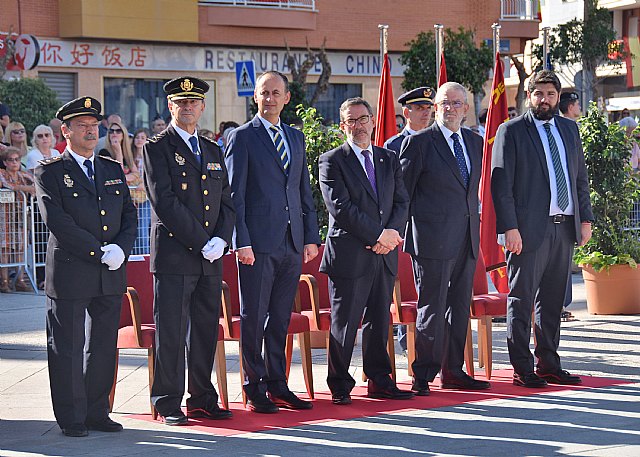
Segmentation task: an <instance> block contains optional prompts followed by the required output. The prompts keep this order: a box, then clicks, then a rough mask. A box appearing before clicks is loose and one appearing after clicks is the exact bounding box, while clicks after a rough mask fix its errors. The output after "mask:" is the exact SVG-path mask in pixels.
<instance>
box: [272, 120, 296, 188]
mask: <svg viewBox="0 0 640 457" xmlns="http://www.w3.org/2000/svg"><path fill="white" fill-rule="evenodd" d="M280 125H281V126H282V132H283V133H284V138H285V139H286V140H287V144H288V145H289V172H288V173H287V180H288V179H289V173H291V170H293V167H294V166H298V159H300V156H299V154H297V148H296V146H297V144H294V138H293V135H291V134H290V132H289V130H290V129H291V127H289V126H288V125H284V123H280ZM274 149H275V146H274ZM278 161H279V162H280V166H282V160H280V157H278ZM282 171H283V172H284V167H282Z"/></svg>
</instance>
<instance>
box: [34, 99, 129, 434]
mask: <svg viewBox="0 0 640 457" xmlns="http://www.w3.org/2000/svg"><path fill="white" fill-rule="evenodd" d="M100 111H101V106H100V103H99V102H98V101H97V100H95V99H93V98H91V97H81V98H78V99H76V100H72V101H70V102H69V103H67V104H66V105H64V106H63V107H62V108H60V109H59V110H58V112H57V113H56V117H57V118H58V119H60V120H61V121H62V122H63V124H62V135H63V136H64V138H65V139H66V140H67V148H66V150H65V151H64V153H63V154H62V155H60V156H58V157H53V158H51V159H47V160H43V161H41V162H40V166H38V167H37V168H36V170H35V175H36V189H37V195H38V203H39V205H40V212H41V213H42V218H43V220H44V222H45V223H46V224H47V227H48V229H49V231H50V235H49V242H48V245H47V260H46V266H45V271H46V280H45V292H46V294H47V300H46V303H47V355H48V360H49V380H50V384H51V399H52V401H53V411H54V413H55V417H56V421H57V422H58V425H59V426H60V428H61V429H62V432H63V433H64V434H65V435H67V436H75V437H81V436H87V434H88V431H87V429H90V430H99V431H103V432H119V431H120V430H122V425H120V424H118V423H117V422H114V421H112V420H111V419H110V418H109V415H108V414H109V392H110V390H111V385H112V383H113V377H114V372H115V364H116V341H117V336H118V322H119V320H120V305H121V303H122V294H123V293H124V292H125V287H126V271H125V266H124V263H125V260H126V257H127V256H128V254H129V252H131V248H132V247H133V242H134V241H135V239H136V231H137V225H136V209H135V207H134V206H133V203H132V202H131V197H130V195H129V189H128V187H127V184H126V180H125V176H124V173H123V171H122V167H121V166H120V164H119V163H118V162H117V161H115V160H113V159H111V158H109V157H94V155H93V149H94V148H95V146H96V143H97V141H98V123H99V121H100V120H101V119H102V115H101V114H100ZM85 326H86V329H87V331H86V340H87V348H88V350H87V351H86V352H85V351H84V347H85ZM83 366H84V368H83Z"/></svg>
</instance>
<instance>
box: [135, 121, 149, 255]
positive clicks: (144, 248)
mask: <svg viewBox="0 0 640 457" xmlns="http://www.w3.org/2000/svg"><path fill="white" fill-rule="evenodd" d="M148 138H149V131H148V130H147V129H145V128H142V129H138V130H136V131H135V133H134V134H133V140H131V149H132V152H133V161H134V162H135V164H136V166H137V167H138V171H139V173H140V174H141V175H142V151H143V149H144V145H145V143H146V142H147V139H148ZM131 198H132V199H133V202H134V203H135V205H136V207H137V208H138V237H137V238H136V241H135V244H134V245H133V252H132V253H133V254H149V237H150V230H151V204H150V203H149V199H148V198H147V194H146V192H145V191H144V186H143V184H142V181H141V182H140V185H138V187H136V188H135V189H131Z"/></svg>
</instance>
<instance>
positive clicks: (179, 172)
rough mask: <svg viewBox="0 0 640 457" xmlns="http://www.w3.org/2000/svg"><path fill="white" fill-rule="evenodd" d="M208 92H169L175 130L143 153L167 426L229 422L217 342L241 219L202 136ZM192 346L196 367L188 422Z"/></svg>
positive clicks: (180, 86)
mask: <svg viewBox="0 0 640 457" xmlns="http://www.w3.org/2000/svg"><path fill="white" fill-rule="evenodd" d="M208 90H209V85H208V84H207V83H206V82H204V81H202V80H200V79H198V78H193V77H180V78H176V79H173V80H171V81H168V82H167V83H166V84H165V85H164V91H165V92H166V94H167V99H168V106H169V111H171V123H170V125H169V127H167V129H166V130H164V131H163V132H162V133H160V134H158V135H156V136H154V137H153V138H152V139H151V140H149V142H148V143H147V144H146V145H145V149H144V184H145V189H146V191H147V195H149V201H150V202H151V206H152V208H153V213H152V217H151V271H152V272H153V274H154V279H155V284H154V302H153V318H154V321H155V323H156V372H155V377H154V379H153V386H152V388H151V400H152V402H153V404H154V405H155V407H156V409H157V410H158V413H159V414H160V415H161V416H162V417H163V418H164V421H165V423H166V424H167V425H184V424H186V423H187V416H188V417H193V418H207V419H226V418H229V417H231V412H230V411H228V410H225V409H221V408H220V407H219V406H218V394H217V393H216V390H215V388H214V387H213V384H212V383H211V371H212V369H213V358H214V355H215V350H216V342H217V340H218V319H219V315H220V298H221V295H220V294H221V287H222V260H221V259H220V257H222V255H223V253H224V252H225V251H226V250H227V246H228V244H229V243H230V242H231V235H232V233H233V224H234V221H235V212H234V209H233V203H232V201H231V189H230V187H229V181H228V178H227V170H226V167H225V164H224V156H223V153H222V151H221V150H220V148H219V147H218V145H217V144H216V143H214V142H213V141H210V140H208V139H207V138H205V137H203V136H199V135H198V134H197V133H198V132H197V131H196V126H197V123H198V119H199V118H200V116H201V115H202V113H203V111H204V109H205V94H206V92H207V91H208ZM185 346H186V349H187V363H188V365H189V367H188V368H189V379H188V390H189V394H190V397H189V399H188V400H187V416H185V415H184V413H183V411H182V409H181V408H180V404H181V402H182V397H183V395H184V383H185V372H184V369H185V366H184V365H185Z"/></svg>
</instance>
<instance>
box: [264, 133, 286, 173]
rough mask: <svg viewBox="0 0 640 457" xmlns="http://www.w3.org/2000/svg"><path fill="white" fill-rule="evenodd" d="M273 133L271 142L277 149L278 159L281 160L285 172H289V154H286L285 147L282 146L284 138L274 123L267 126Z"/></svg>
mask: <svg viewBox="0 0 640 457" xmlns="http://www.w3.org/2000/svg"><path fill="white" fill-rule="evenodd" d="M269 130H271V132H272V135H273V144H274V145H275V146H276V151H278V156H279V157H280V161H281V162H282V168H284V171H285V173H288V172H289V156H288V155H287V148H285V147H284V138H282V135H281V134H280V129H279V128H278V127H276V126H275V125H272V126H271V127H269Z"/></svg>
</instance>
